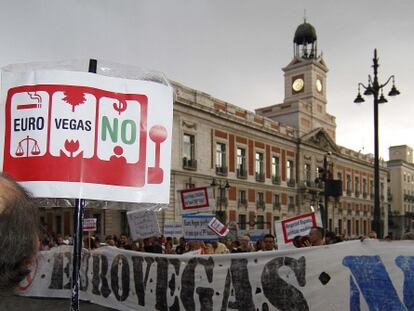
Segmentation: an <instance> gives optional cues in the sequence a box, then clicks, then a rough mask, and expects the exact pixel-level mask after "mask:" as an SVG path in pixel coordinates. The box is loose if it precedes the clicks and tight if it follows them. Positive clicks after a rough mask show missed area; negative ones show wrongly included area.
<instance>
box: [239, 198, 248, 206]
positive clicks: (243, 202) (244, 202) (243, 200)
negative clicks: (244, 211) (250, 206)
mask: <svg viewBox="0 0 414 311" xmlns="http://www.w3.org/2000/svg"><path fill="white" fill-rule="evenodd" d="M237 206H238V208H242V207H244V208H247V200H246V199H240V200H239V201H238V202H237Z"/></svg>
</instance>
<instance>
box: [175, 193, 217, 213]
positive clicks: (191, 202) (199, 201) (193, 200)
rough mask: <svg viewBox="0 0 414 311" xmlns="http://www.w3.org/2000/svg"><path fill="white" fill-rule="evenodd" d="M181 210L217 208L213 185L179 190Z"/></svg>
mask: <svg viewBox="0 0 414 311" xmlns="http://www.w3.org/2000/svg"><path fill="white" fill-rule="evenodd" d="M179 193H180V199H181V212H182V213H183V214H185V213H196V212H206V211H211V210H213V209H214V208H215V204H216V202H215V200H214V195H213V189H212V187H203V188H193V189H186V190H181V191H179Z"/></svg>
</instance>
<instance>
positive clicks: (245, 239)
mask: <svg viewBox="0 0 414 311" xmlns="http://www.w3.org/2000/svg"><path fill="white" fill-rule="evenodd" d="M411 235H414V234H411ZM411 235H410V233H408V234H406V237H405V239H410V237H411ZM376 238H377V235H376V233H375V232H373V231H372V232H370V233H369V234H368V235H367V236H366V237H365V236H364V237H360V239H361V240H364V239H376ZM388 239H389V238H388V237H387V239H385V240H388ZM344 240H346V239H345V238H344V237H343V236H339V235H336V234H335V233H334V232H331V231H327V232H325V230H324V229H323V228H321V227H313V228H311V230H310V231H309V234H308V235H306V236H296V237H295V238H294V239H293V241H292V242H293V243H292V244H293V245H294V246H295V247H298V248H299V247H311V246H320V245H326V244H335V243H339V242H342V241H344ZM71 244H72V237H71V236H61V235H56V236H48V235H45V236H44V237H43V239H41V241H40V249H41V250H43V251H45V250H49V249H51V248H53V247H57V246H61V245H71ZM83 246H84V248H87V249H96V248H99V247H102V246H112V247H117V248H121V249H126V250H133V251H140V252H147V253H158V254H178V255H180V254H184V253H194V254H229V253H243V252H259V251H275V250H277V249H278V247H277V243H276V241H275V237H274V236H273V235H272V234H266V235H264V236H263V238H262V239H259V240H256V241H252V240H251V238H250V236H249V235H242V236H239V237H238V238H237V239H226V238H224V239H220V240H218V241H187V240H186V239H185V238H184V237H181V238H176V237H174V238H173V237H164V236H163V235H161V236H160V237H152V238H148V239H143V240H138V241H133V240H132V239H131V238H130V237H129V236H128V235H127V234H121V235H120V236H119V237H117V236H116V235H108V236H106V237H105V239H104V240H100V239H99V237H97V236H86V237H85V238H84V240H83Z"/></svg>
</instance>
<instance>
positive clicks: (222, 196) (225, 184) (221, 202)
mask: <svg viewBox="0 0 414 311" xmlns="http://www.w3.org/2000/svg"><path fill="white" fill-rule="evenodd" d="M211 186H212V187H217V189H218V190H219V199H218V202H217V210H216V216H217V218H218V219H219V220H220V221H221V222H222V223H223V224H225V223H226V211H225V210H223V206H224V207H226V205H227V204H226V202H225V201H226V189H228V188H230V184H229V181H228V180H227V179H226V180H221V179H220V180H219V181H218V183H217V181H216V179H215V178H213V181H212V182H211Z"/></svg>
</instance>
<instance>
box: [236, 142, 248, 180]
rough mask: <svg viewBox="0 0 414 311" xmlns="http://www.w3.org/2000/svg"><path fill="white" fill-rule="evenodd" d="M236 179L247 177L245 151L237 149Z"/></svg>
mask: <svg viewBox="0 0 414 311" xmlns="http://www.w3.org/2000/svg"><path fill="white" fill-rule="evenodd" d="M237 177H239V178H240V177H247V170H246V149H244V148H240V147H237Z"/></svg>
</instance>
